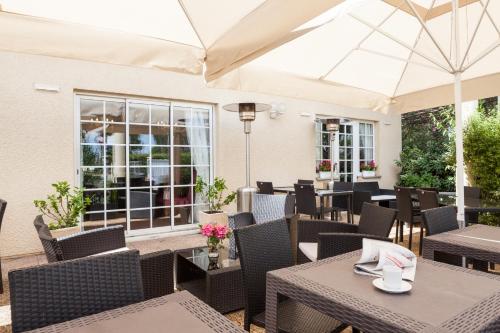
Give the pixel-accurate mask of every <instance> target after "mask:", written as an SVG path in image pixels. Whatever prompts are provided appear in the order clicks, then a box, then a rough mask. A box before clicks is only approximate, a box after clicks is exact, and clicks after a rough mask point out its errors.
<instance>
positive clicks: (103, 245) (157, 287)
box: [34, 215, 174, 299]
mask: <svg viewBox="0 0 500 333" xmlns="http://www.w3.org/2000/svg"><path fill="white" fill-rule="evenodd" d="M34 225H35V228H36V230H37V232H38V237H39V238H40V241H41V242H42V246H43V248H44V250H45V255H46V257H47V261H48V262H57V261H64V260H71V259H77V258H83V257H87V256H92V255H98V254H103V253H105V252H109V251H117V250H118V251H125V250H127V247H126V244H125V232H124V230H123V227H122V226H113V227H108V228H100V229H94V230H89V231H83V232H80V233H77V234H74V235H71V236H68V237H62V238H54V237H52V234H51V233H50V230H49V228H48V227H47V225H46V224H45V223H44V221H43V218H42V216H41V215H39V216H37V217H36V219H35V222H34ZM141 267H142V272H143V284H144V295H145V298H146V299H150V298H154V297H159V296H163V295H167V294H171V293H173V292H174V254H173V252H172V251H170V250H163V251H158V252H153V253H149V254H144V255H141Z"/></svg>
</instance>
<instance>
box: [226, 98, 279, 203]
mask: <svg viewBox="0 0 500 333" xmlns="http://www.w3.org/2000/svg"><path fill="white" fill-rule="evenodd" d="M223 109H224V110H226V111H231V112H238V114H239V117H240V120H241V121H242V122H243V130H244V132H245V137H246V184H245V187H240V188H238V191H237V193H238V197H237V198H238V199H237V206H238V212H251V211H252V200H253V196H254V194H255V193H256V192H257V189H256V188H255V187H252V186H250V132H251V130H252V128H251V123H252V121H254V120H255V116H256V113H257V112H262V111H267V110H270V109H271V106H270V105H268V104H262V103H233V104H228V105H225V106H223Z"/></svg>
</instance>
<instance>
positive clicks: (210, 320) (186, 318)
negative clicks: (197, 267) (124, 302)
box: [30, 291, 245, 333]
mask: <svg viewBox="0 0 500 333" xmlns="http://www.w3.org/2000/svg"><path fill="white" fill-rule="evenodd" d="M30 332H36V333H62V332H64V333H110V332H120V333H137V332H141V333H156V332H165V333H170V332H171V333H178V332H189V333H244V332H245V331H244V330H243V329H241V328H239V327H237V326H236V325H235V324H233V323H232V322H231V321H230V320H229V319H227V318H226V317H224V316H223V315H221V314H220V313H218V312H217V311H216V310H214V309H213V308H211V307H210V306H208V305H207V304H205V303H203V302H202V301H201V300H199V299H198V298H196V297H195V296H193V295H192V294H190V293H189V292H187V291H181V292H177V293H174V294H170V295H167V296H162V297H158V298H153V299H150V300H147V301H144V302H140V303H135V304H132V305H128V306H124V307H120V308H117V309H113V310H108V311H104V312H100V313H97V314H94V315H90V316H86V317H81V318H77V319H73V320H70V321H66V322H62V323H58V324H55V325H50V326H46V327H43V328H39V329H36V330H33V331H30Z"/></svg>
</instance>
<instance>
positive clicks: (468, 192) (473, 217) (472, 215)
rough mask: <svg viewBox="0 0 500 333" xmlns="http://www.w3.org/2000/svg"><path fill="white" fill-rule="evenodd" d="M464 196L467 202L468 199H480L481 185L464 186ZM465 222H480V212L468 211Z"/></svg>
mask: <svg viewBox="0 0 500 333" xmlns="http://www.w3.org/2000/svg"><path fill="white" fill-rule="evenodd" d="M464 197H465V202H467V201H468V199H480V198H481V189H480V188H479V187H472V186H464ZM465 222H467V223H479V213H478V212H466V213H465Z"/></svg>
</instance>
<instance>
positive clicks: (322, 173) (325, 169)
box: [318, 160, 332, 179]
mask: <svg viewBox="0 0 500 333" xmlns="http://www.w3.org/2000/svg"><path fill="white" fill-rule="evenodd" d="M318 168H319V178H320V179H330V178H331V176H332V163H331V162H330V160H325V161H321V162H320V163H319V167H318Z"/></svg>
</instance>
